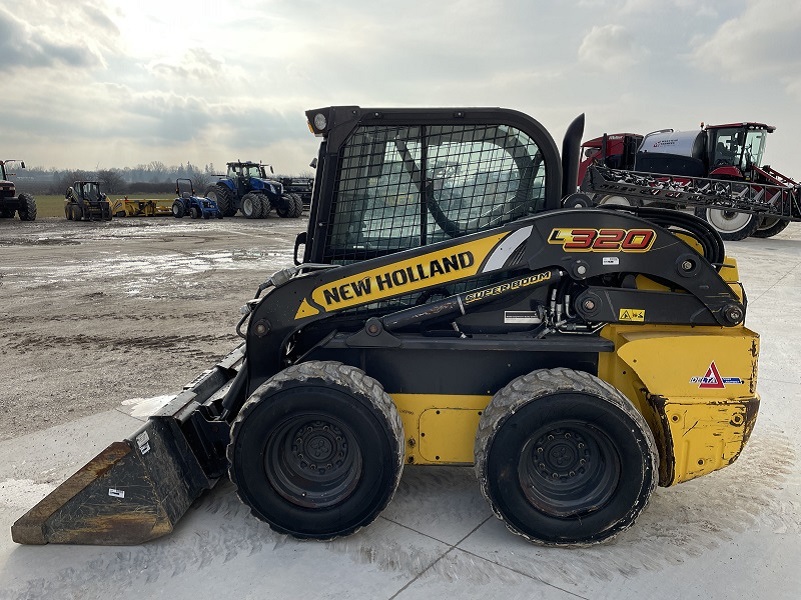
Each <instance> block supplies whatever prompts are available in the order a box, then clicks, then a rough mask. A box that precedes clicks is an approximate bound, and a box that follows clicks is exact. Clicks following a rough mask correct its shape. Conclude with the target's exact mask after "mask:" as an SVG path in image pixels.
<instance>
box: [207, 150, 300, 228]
mask: <svg viewBox="0 0 801 600" xmlns="http://www.w3.org/2000/svg"><path fill="white" fill-rule="evenodd" d="M227 166H228V172H227V174H226V175H224V176H222V175H220V180H219V181H217V183H215V184H214V185H211V186H209V187H208V189H207V190H206V197H207V198H210V199H212V200H214V201H216V202H217V206H219V207H220V210H221V211H222V213H223V214H224V215H225V216H226V217H233V216H234V215H235V214H236V211H241V212H242V215H244V216H245V217H246V218H248V219H263V218H265V217H266V216H267V215H268V214H270V211H271V210H273V209H275V212H276V214H277V215H278V216H279V217H288V218H297V217H299V216H300V215H301V213H302V212H303V199H302V198H301V197H300V196H299V195H298V194H294V193H286V192H285V190H284V186H283V185H282V184H281V182H280V181H276V180H275V179H272V178H271V177H270V176H271V175H272V173H273V169H272V167H270V166H269V165H263V164H261V163H254V162H249V161H237V162H229V163H227ZM267 168H269V169H270V175H268V174H267Z"/></svg>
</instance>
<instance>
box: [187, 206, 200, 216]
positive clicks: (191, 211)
mask: <svg viewBox="0 0 801 600" xmlns="http://www.w3.org/2000/svg"><path fill="white" fill-rule="evenodd" d="M189 217H190V218H191V219H199V218H200V209H199V208H198V207H197V206H190V207H189Z"/></svg>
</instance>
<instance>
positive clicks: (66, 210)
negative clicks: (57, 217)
mask: <svg viewBox="0 0 801 600" xmlns="http://www.w3.org/2000/svg"><path fill="white" fill-rule="evenodd" d="M64 216H65V217H67V221H72V219H73V216H72V205H71V204H65V205H64Z"/></svg>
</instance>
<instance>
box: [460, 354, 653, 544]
mask: <svg viewBox="0 0 801 600" xmlns="http://www.w3.org/2000/svg"><path fill="white" fill-rule="evenodd" d="M475 469H476V474H477V476H478V480H479V483H480V485H481V491H482V493H483V494H484V497H485V498H486V499H487V501H488V502H489V503H490V506H491V507H492V510H493V512H494V513H495V514H496V516H498V518H500V519H502V520H503V521H505V523H506V525H507V527H508V528H509V529H510V530H511V531H512V532H513V533H516V534H518V535H521V536H523V537H525V538H526V539H528V540H530V541H533V542H536V543H540V544H544V545H549V546H574V545H588V544H594V543H598V542H602V541H605V540H608V539H610V538H611V537H613V536H614V535H616V534H618V533H620V532H621V531H623V530H624V529H626V528H627V527H629V526H630V525H631V524H632V523H634V520H635V519H636V518H637V516H639V514H640V513H641V512H642V510H643V509H644V508H645V506H646V504H647V503H648V499H649V497H650V496H651V493H652V492H653V490H654V488H655V487H656V485H657V482H658V479H659V465H658V455H657V449H656V442H655V441H654V436H653V434H652V433H651V430H650V429H649V427H648V424H647V423H646V421H645V419H644V417H643V416H642V415H641V414H640V413H639V412H638V411H637V410H636V409H635V408H634V406H633V405H632V404H631V402H629V400H628V399H627V398H626V397H625V396H623V394H621V393H620V392H619V391H617V390H616V389H615V388H613V387H612V386H610V385H609V384H607V383H605V382H604V381H602V380H600V379H598V378H597V377H595V376H593V375H590V374H588V373H584V372H581V371H573V370H571V369H564V368H558V369H542V370H539V371H534V372H532V373H529V374H528V375H524V376H522V377H518V378H517V379H515V380H514V381H512V382H511V383H509V384H508V385H507V386H506V387H504V388H503V389H501V390H500V391H499V392H498V393H497V394H495V396H494V397H493V399H492V401H491V402H490V404H489V406H487V409H486V410H485V411H484V413H483V414H482V416H481V420H480V422H479V429H478V434H477V436H476V444H475Z"/></svg>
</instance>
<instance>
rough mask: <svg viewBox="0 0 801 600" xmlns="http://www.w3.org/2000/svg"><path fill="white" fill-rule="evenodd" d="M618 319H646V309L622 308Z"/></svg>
mask: <svg viewBox="0 0 801 600" xmlns="http://www.w3.org/2000/svg"><path fill="white" fill-rule="evenodd" d="M617 319H618V321H645V309H642V308H621V309H620V312H619V313H618V317H617Z"/></svg>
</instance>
